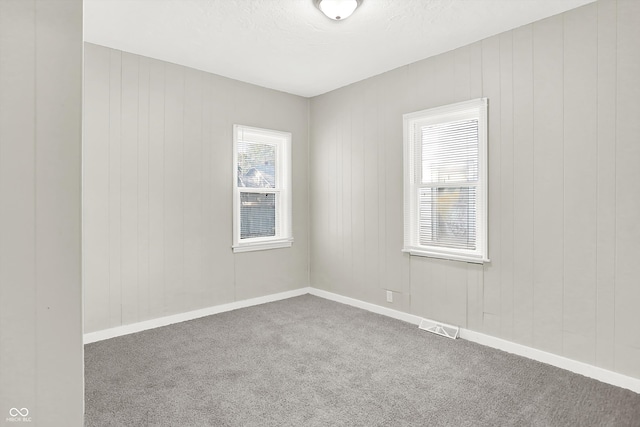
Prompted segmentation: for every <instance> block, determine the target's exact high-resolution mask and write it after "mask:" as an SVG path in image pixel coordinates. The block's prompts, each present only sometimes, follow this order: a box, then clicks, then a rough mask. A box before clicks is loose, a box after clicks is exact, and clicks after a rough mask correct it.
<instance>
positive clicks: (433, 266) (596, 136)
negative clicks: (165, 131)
mask: <svg viewBox="0 0 640 427" xmlns="http://www.w3.org/2000/svg"><path fill="white" fill-rule="evenodd" d="M639 88H640V2H637V1H635V0H618V1H609V0H602V1H599V2H597V3H593V4H589V5H587V6H584V7H581V8H579V9H575V10H572V11H569V12H566V13H564V14H562V15H558V16H554V17H551V18H548V19H545V20H543V21H539V22H536V23H534V24H531V25H527V26H524V27H521V28H518V29H515V30H513V31H509V32H506V33H503V34H499V35H496V36H494V37H491V38H489V39H486V40H483V41H481V42H477V43H474V44H472V45H469V46H466V47H463V48H460V49H457V50H455V51H452V52H447V53H444V54H442V55H438V56H436V57H433V58H429V59H426V60H423V61H420V62H417V63H414V64H411V65H408V66H405V67H402V68H399V69H396V70H394V71H391V72H388V73H385V74H382V75H380V76H376V77H373V78H370V79H367V80H364V81H362V82H359V83H356V84H353V85H350V86H348V87H345V88H342V89H338V90H336V91H333V92H330V93H327V94H325V95H322V96H319V97H316V98H313V99H312V101H311V123H310V125H311V133H310V135H311V147H310V165H311V170H310V177H311V187H310V196H311V200H310V203H311V205H310V214H311V240H310V242H311V248H310V253H311V255H310V257H311V284H312V286H315V287H318V288H322V289H326V290H329V291H332V292H336V293H339V294H342V295H347V296H350V297H354V298H358V299H361V300H365V301H370V302H373V303H376V304H380V305H387V306H390V307H392V308H395V309H398V310H403V311H406V312H411V313H414V314H417V315H420V316H424V317H428V318H433V319H438V320H441V321H444V322H448V323H452V324H456V325H460V326H463V327H466V328H469V329H472V330H475V331H479V332H483V333H486V334H489V335H493V336H496V337H500V338H503V339H507V340H510V341H514V342H517V343H520V344H524V345H527V346H531V347H534V348H538V349H541V350H544V351H549V352H552V353H555V354H559V355H563V356H566V357H569V358H571V359H575V360H579V361H583V362H586V363H589V364H592V365H596V366H601V367H604V368H606V369H610V370H614V371H617V372H621V373H624V374H627V375H631V376H634V377H640V328H638V325H640V310H638V304H640V286H639V283H640V279H639V276H638V268H637V264H638V260H640V221H638V220H639V219H640V215H639V212H640V168H639V167H638V165H640V144H639V143H638V141H640V139H639V137H638V135H640V120H638V117H640V89H639ZM478 97H487V98H489V251H490V258H491V262H490V263H487V264H485V265H483V266H479V265H474V264H466V263H461V262H453V261H444V260H437V259H429V258H422V257H409V256H408V255H406V254H402V253H401V252H400V250H401V248H402V221H403V215H402V114H403V113H408V112H412V111H417V110H421V109H425V108H430V107H435V106H439V105H443V104H448V103H453V102H458V101H464V100H468V99H473V98H478ZM386 290H392V291H395V292H394V302H393V303H391V304H389V303H387V302H386V300H385V294H386Z"/></svg>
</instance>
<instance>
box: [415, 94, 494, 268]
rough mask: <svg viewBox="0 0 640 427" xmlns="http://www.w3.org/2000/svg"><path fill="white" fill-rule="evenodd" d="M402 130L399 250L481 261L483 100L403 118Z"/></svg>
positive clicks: (483, 245) (483, 240) (483, 255)
mask: <svg viewBox="0 0 640 427" xmlns="http://www.w3.org/2000/svg"><path fill="white" fill-rule="evenodd" d="M404 128H405V136H404V139H405V141H404V144H405V195H404V196H405V197H404V198H405V241H404V250H405V251H406V252H410V253H411V254H413V255H424V256H434V257H439V258H447V259H457V260H464V261H470V262H483V261H486V260H487V245H486V222H487V218H486V99H478V100H474V101H468V102H463V103H459V104H454V105H449V106H445V107H439V108H434V109H430V110H424V111H419V112H416V113H411V114H406V115H405V116H404Z"/></svg>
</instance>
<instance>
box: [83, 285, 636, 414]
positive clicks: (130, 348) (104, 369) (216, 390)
mask: <svg viewBox="0 0 640 427" xmlns="http://www.w3.org/2000/svg"><path fill="white" fill-rule="evenodd" d="M85 376H86V384H85V387H86V415H85V422H86V425H87V426H640V395H639V394H636V393H633V392H631V391H628V390H625V389H621V388H617V387H613V386H610V385H607V384H603V383H601V382H598V381H595V380H592V379H588V378H585V377H582V376H580V375H576V374H572V373H570V372H567V371H563V370H561V369H558V368H554V367H552V366H548V365H545V364H542V363H538V362H534V361H531V360H528V359H525V358H522V357H519V356H514V355H511V354H508V353H504V352H501V351H498V350H494V349H490V348H487V347H483V346H480V345H477V344H474V343H471V342H468V341H464V340H455V341H454V340H450V339H447V338H443V337H439V336H436V335H433V334H430V333H428V332H424V331H421V330H419V329H418V328H417V327H416V326H414V325H411V324H408V323H404V322H401V321H398V320H394V319H390V318H387V317H384V316H379V315H376V314H373V313H369V312H367V311H364V310H360V309H357V308H353V307H349V306H346V305H342V304H338V303H335V302H332V301H327V300H324V299H321V298H317V297H313V296H310V295H305V296H301V297H297V298H292V299H288V300H285V301H279V302H274V303H270V304H264V305H261V306H256V307H250V308H245V309H241V310H236V311H233V312H228V313H222V314H218V315H215V316H209V317H205V318H202V319H197V320H192V321H189V322H184V323H179V324H176V325H172V326H167V327H163V328H158V329H154V330H150V331H145V332H141V333H137V334H132V335H128V336H124V337H119V338H113V339H110V340H106V341H101V342H97V343H94V344H89V345H87V346H85Z"/></svg>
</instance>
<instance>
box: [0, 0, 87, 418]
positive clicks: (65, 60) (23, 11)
mask: <svg viewBox="0 0 640 427" xmlns="http://www.w3.org/2000/svg"><path fill="white" fill-rule="evenodd" d="M81 90H82V1H81V0H66V1H60V0H0V200H2V203H0V343H1V345H0V420H2V422H3V425H4V424H5V421H6V418H11V417H10V409H11V408H18V409H22V408H27V409H28V411H29V415H28V416H29V417H30V418H31V423H29V425H32V426H38V425H40V426H63V425H64V426H81V425H82V413H83V403H82V402H83V397H84V396H83V368H82V366H83V361H82V305H81V302H82V299H81V254H80V215H81V208H80V204H81V198H80V196H81V194H80V148H81V114H82V109H81V102H82V95H81ZM6 424H7V425H10V424H14V423H11V422H8V421H7V422H6Z"/></svg>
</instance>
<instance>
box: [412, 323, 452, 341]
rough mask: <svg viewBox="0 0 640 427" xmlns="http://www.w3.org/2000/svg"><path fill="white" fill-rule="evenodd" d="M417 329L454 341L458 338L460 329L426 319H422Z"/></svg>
mask: <svg viewBox="0 0 640 427" xmlns="http://www.w3.org/2000/svg"><path fill="white" fill-rule="evenodd" d="M418 327H419V328H420V329H422V330H425V331H428V332H433V333H434V334H438V335H442V336H443V337H447V338H451V339H454V340H455V339H456V338H458V333H459V332H460V328H458V327H457V326H451V325H447V324H444V323H438V322H434V321H433V320H427V319H422V320H421V321H420V325H419V326H418Z"/></svg>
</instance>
